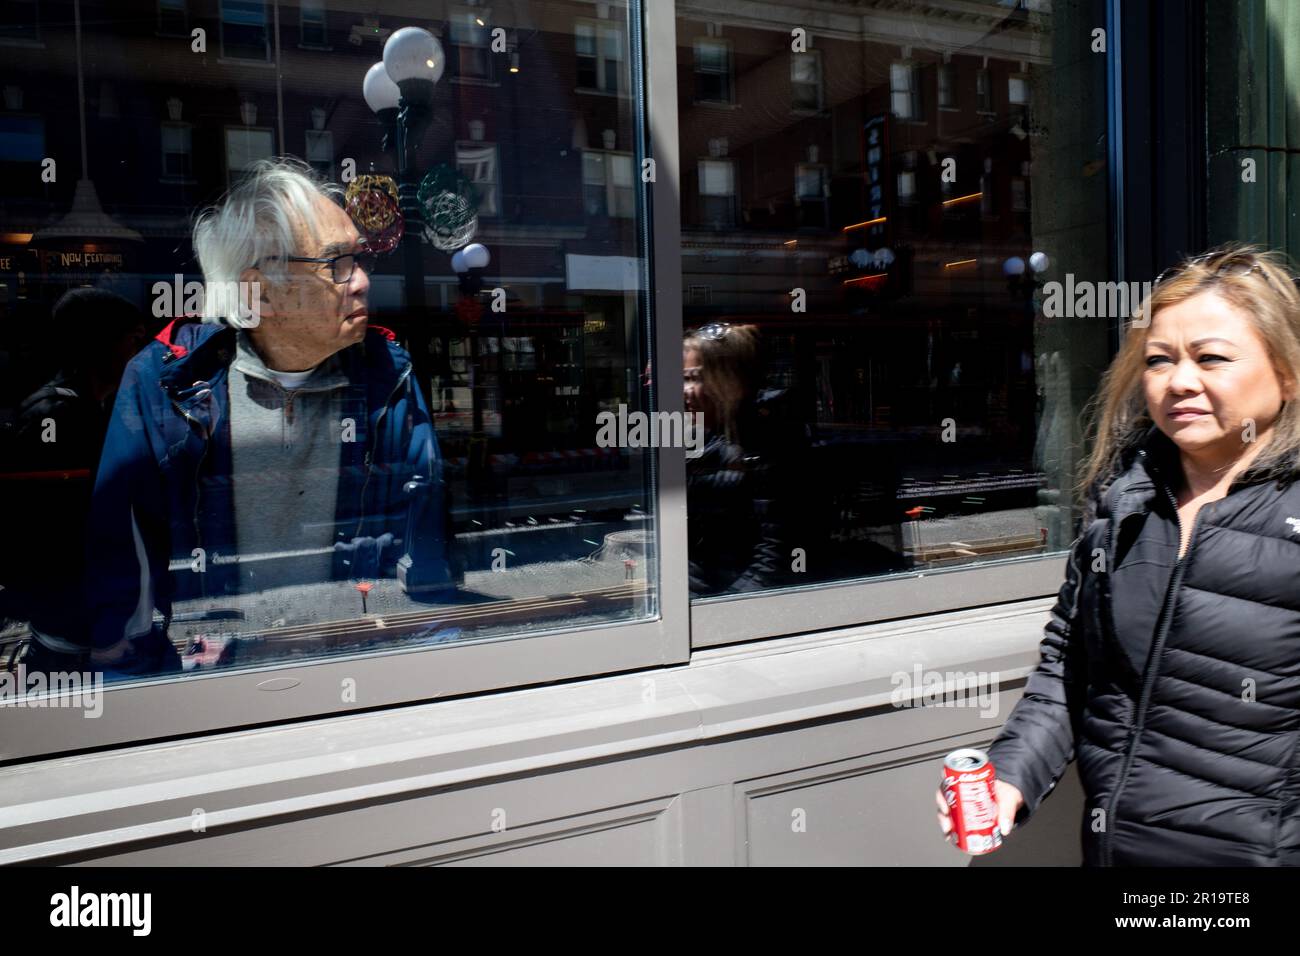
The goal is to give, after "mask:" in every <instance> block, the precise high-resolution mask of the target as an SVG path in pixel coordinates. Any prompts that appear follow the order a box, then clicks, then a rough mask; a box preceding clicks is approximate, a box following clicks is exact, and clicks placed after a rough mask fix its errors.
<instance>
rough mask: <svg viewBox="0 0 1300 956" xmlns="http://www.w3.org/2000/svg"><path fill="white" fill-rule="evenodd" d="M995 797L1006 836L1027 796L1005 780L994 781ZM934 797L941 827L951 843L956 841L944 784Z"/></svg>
mask: <svg viewBox="0 0 1300 956" xmlns="http://www.w3.org/2000/svg"><path fill="white" fill-rule="evenodd" d="M993 797H994V799H995V800H997V802H998V825H999V828H1000V829H1001V830H1002V835H1003V836H1006V835H1007V834H1008V833H1010V832H1011V828H1012V827H1013V826H1015V825H1016V824H1015V819H1016V814H1017V813H1018V812H1019V811H1020V808H1021V807H1022V806H1024V804H1025V797H1024V794H1022V793H1021V792H1020V790H1019V789H1018V788H1016V787H1015V786H1014V785H1012V784H1009V783H1007V782H1006V781H1005V780H994V781H993ZM934 799H935V802H936V803H937V804H938V805H939V813H938V817H939V829H940V830H942V831H943V834H944V836H945V837H946V838H947V840H948V842H949V843H954V842H955V841H956V837H954V836H953V832H952V814H951V813H950V812H949V810H948V802H947V801H946V800H944V798H943V787H942V786H940V787H939V789H938V790H936V791H935V794H934Z"/></svg>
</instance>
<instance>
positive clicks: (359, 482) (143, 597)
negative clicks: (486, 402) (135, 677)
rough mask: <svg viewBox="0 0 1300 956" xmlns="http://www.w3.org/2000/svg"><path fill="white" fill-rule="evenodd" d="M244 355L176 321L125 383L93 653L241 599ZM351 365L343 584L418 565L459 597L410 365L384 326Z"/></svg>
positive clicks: (225, 335) (338, 548) (99, 482)
mask: <svg viewBox="0 0 1300 956" xmlns="http://www.w3.org/2000/svg"><path fill="white" fill-rule="evenodd" d="M234 356H235V330H234V329H233V328H231V327H229V326H226V325H224V324H203V323H198V322H192V321H184V320H178V321H176V322H173V323H171V324H170V325H168V326H167V327H166V328H165V329H163V331H162V332H160V333H159V334H158V337H157V340H156V341H154V342H151V343H149V345H147V346H146V347H145V348H144V349H143V350H141V351H140V353H139V354H137V355H136V356H135V358H133V359H132V360H131V361H130V363H129V364H128V365H127V367H126V371H125V372H124V373H123V376H122V383H121V386H120V387H119V389H118V392H117V400H116V404H115V405H114V408H113V417H112V421H111V422H110V424H109V427H108V434H107V436H106V438H105V442H104V449H103V454H102V457H101V459H100V464H99V473H98V477H97V479H96V482H95V491H94V504H93V508H92V515H91V519H90V527H89V536H88V540H87V575H86V581H87V588H88V591H89V593H88V599H89V603H90V610H91V615H92V625H91V645H92V647H94V648H109V647H113V646H114V645H117V644H119V642H121V641H123V640H124V639H137V638H140V637H142V636H143V635H145V634H148V633H149V632H150V631H152V630H153V616H154V611H155V609H156V610H157V611H159V612H161V614H162V615H163V617H164V618H165V619H170V617H171V613H172V604H173V602H174V601H177V600H182V599H188V598H197V597H219V596H222V595H228V594H232V593H235V592H236V591H237V589H238V582H239V575H238V571H237V569H238V564H236V563H234V562H231V561H227V562H224V563H223V562H222V561H221V558H222V557H227V558H229V557H231V556H233V555H234V554H235V553H236V548H237V543H236V541H235V521H234V489H233V488H232V486H231V480H230V475H231V447H230V442H231V439H230V415H229V409H230V397H229V389H228V382H229V370H230V363H231V361H232V360H233V358H234ZM339 357H340V359H341V361H342V366H341V367H342V370H343V372H344V374H345V375H346V376H347V378H348V380H349V381H350V382H351V385H349V386H348V387H347V388H346V390H345V394H344V396H343V402H344V406H343V408H344V412H343V416H342V417H343V418H344V419H347V418H350V419H351V420H352V422H353V423H354V425H355V435H354V440H352V441H343V442H340V443H339V444H340V449H339V470H338V475H339V489H338V504H337V507H336V512H335V522H334V528H335V554H334V566H333V578H334V579H336V580H347V579H349V578H354V577H376V576H379V575H381V574H385V573H390V572H391V571H392V569H393V568H394V566H395V564H396V563H397V561H398V560H399V559H402V560H403V562H404V563H405V564H406V565H408V566H409V565H410V564H411V562H412V558H413V557H414V558H415V559H416V562H417V563H418V565H419V567H418V568H417V569H416V572H415V574H416V576H418V578H419V579H420V580H421V581H422V582H424V583H426V584H427V583H428V582H430V581H438V582H445V583H447V584H448V585H450V583H451V573H450V567H449V564H448V561H447V541H446V534H447V530H448V529H447V526H446V513H447V512H446V509H445V502H446V491H445V486H444V483H443V475H442V460H441V456H440V455H439V452H438V441H437V438H436V436H435V434H434V428H433V422H432V420H431V418H430V416H429V410H428V406H427V405H426V404H425V401H424V398H423V396H422V395H421V394H420V389H419V387H418V385H417V383H416V380H415V378H414V377H413V375H412V365H411V360H410V357H409V356H408V355H407V353H406V352H405V350H403V349H402V348H401V347H400V346H399V345H397V343H396V342H395V341H394V336H393V334H392V333H391V332H388V331H387V330H386V329H380V328H379V327H377V326H371V327H370V328H369V329H367V331H366V337H365V339H364V340H363V341H362V342H359V343H357V344H356V345H353V346H350V347H348V348H346V349H344V350H343V351H342V352H340V353H339ZM413 505H414V507H412V506H413ZM268 506H269V507H274V503H273V502H272V503H269V505H268ZM285 546H286V549H289V548H292V547H293V543H292V542H286V543H285ZM200 549H201V550H200ZM404 555H405V556H404ZM182 566H183V567H184V569H183V570H181V567H182ZM200 566H201V567H203V570H202V571H201V572H200V571H195V570H192V568H194V567H200ZM408 570H409V567H408Z"/></svg>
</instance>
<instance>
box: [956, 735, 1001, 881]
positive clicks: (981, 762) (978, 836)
mask: <svg viewBox="0 0 1300 956" xmlns="http://www.w3.org/2000/svg"><path fill="white" fill-rule="evenodd" d="M996 779H997V777H996V776H995V775H994V773H993V762H992V761H991V760H989V755H988V754H986V753H985V752H984V751H982V750H976V749H975V748H973V747H968V748H966V749H964V750H954V751H953V752H952V753H950V754H948V756H947V757H945V758H944V760H943V783H942V786H943V798H944V800H945V801H947V803H948V812H949V813H950V814H951V819H952V827H953V832H954V833H955V834H956V835H957V849H959V850H961V851H963V852H965V853H969V854H971V855H972V856H975V855H978V854H981V853H992V852H993V851H994V850H996V849H997V848H998V847H1000V846H1001V845H1002V831H1001V830H1000V829H999V828H998V801H997V798H996V797H995V796H994V793H993V781H994V780H996Z"/></svg>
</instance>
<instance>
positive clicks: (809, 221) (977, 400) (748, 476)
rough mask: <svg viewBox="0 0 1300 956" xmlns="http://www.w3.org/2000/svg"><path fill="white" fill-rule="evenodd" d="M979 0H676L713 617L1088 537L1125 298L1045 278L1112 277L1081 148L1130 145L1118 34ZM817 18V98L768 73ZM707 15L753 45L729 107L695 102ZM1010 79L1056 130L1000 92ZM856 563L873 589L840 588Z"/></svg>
mask: <svg viewBox="0 0 1300 956" xmlns="http://www.w3.org/2000/svg"><path fill="white" fill-rule="evenodd" d="M855 6H857V7H858V8H859V9H860V8H861V7H862V6H863V5H855ZM962 9H963V11H964V13H963V15H964V16H969V17H971V18H973V19H972V20H971V21H970V22H965V23H963V25H962V26H961V27H958V26H957V25H956V23H955V22H954V21H953V20H952V19H951V15H952V7H951V5H950V4H946V3H943V2H938V0H934V2H931V0H918V2H914V3H907V4H893V5H891V6H890V17H894V16H896V19H890V17H885V16H880V17H873V18H872V19H871V20H870V22H869V24H868V23H867V22H864V23H863V24H862V28H861V31H860V32H855V31H854V30H853V29H852V28H850V27H845V24H843V23H838V24H837V25H836V26H835V28H834V29H832V28H830V27H829V26H827V27H826V28H820V24H822V23H823V22H824V21H823V9H822V6H821V5H819V4H815V3H799V2H795V3H783V4H775V3H772V4H765V3H756V4H749V5H747V6H746V8H745V16H744V17H743V18H742V17H740V16H738V15H734V14H729V12H728V11H729V7H728V5H727V4H724V3H722V2H705V3H704V4H703V5H701V4H693V5H692V6H691V8H690V9H689V10H685V9H683V8H682V7H681V6H679V7H678V17H677V42H678V68H679V76H682V75H685V73H686V70H687V69H688V68H689V69H690V70H692V71H694V72H695V74H696V77H697V84H696V90H695V91H691V90H689V89H687V90H681V91H680V92H679V96H678V111H679V124H680V150H681V163H682V168H683V170H685V171H687V172H688V173H689V171H690V170H691V168H692V167H694V168H695V169H696V170H697V185H696V188H694V189H691V190H686V191H684V192H683V195H682V204H681V215H682V230H683V234H682V260H681V261H682V289H683V297H682V308H683V323H684V326H685V327H686V337H685V340H684V343H683V351H684V362H685V365H686V369H687V382H686V395H685V401H686V403H687V407H688V408H694V409H697V410H699V411H700V412H701V413H702V414H703V415H704V416H705V423H706V425H705V430H706V440H705V450H704V453H703V454H702V455H700V456H699V457H697V458H694V459H689V460H688V461H687V476H688V480H687V488H688V494H687V497H688V509H687V510H688V532H689V538H690V547H691V551H690V569H691V573H690V579H691V580H690V584H691V593H692V597H693V598H695V599H697V603H696V608H695V616H694V617H693V620H696V621H707V622H708V623H709V626H708V627H706V628H702V629H701V633H700V634H697V635H695V638H696V639H697V640H705V641H709V640H711V633H712V631H713V630H714V629H715V628H716V627H718V626H720V627H723V628H724V629H726V630H728V631H732V632H736V633H739V632H740V631H742V630H744V629H745V628H750V631H751V633H752V632H753V631H754V630H757V632H758V633H779V632H777V631H775V630H763V629H764V628H769V627H775V625H770V624H769V621H771V620H776V619H779V620H780V621H781V626H783V627H787V628H797V627H800V626H801V625H802V624H803V622H804V621H805V620H806V614H807V608H808V607H809V606H812V605H814V604H815V605H816V606H817V607H818V608H819V614H826V615H830V614H832V613H834V612H833V611H832V609H833V608H835V607H836V606H837V605H836V602H837V601H843V602H844V604H845V615H844V618H843V619H844V620H854V619H861V617H862V615H869V614H870V613H871V611H870V610H864V608H870V607H871V606H872V603H873V599H872V598H871V596H870V595H871V594H872V593H880V592H873V591H872V590H871V589H872V588H873V587H875V584H876V583H878V582H889V581H900V582H901V581H907V582H909V583H910V590H908V592H907V594H908V595H909V597H908V600H907V602H906V603H907V604H908V607H909V608H912V607H921V606H925V604H926V601H927V600H931V599H932V598H933V599H934V600H935V601H936V602H937V601H939V600H941V599H942V597H943V593H944V592H946V591H947V590H948V589H949V586H948V585H946V584H942V583H940V582H941V581H942V580H943V579H942V578H938V579H936V580H934V581H933V582H932V580H931V574H932V573H934V572H948V571H954V572H958V571H960V572H961V573H966V572H972V573H978V572H979V571H980V570H981V569H982V568H984V567H986V566H993V565H998V566H1003V565H1007V564H1014V563H1016V562H1022V563H1024V565H1025V566H1026V567H1034V566H1041V565H1042V564H1043V562H1041V561H1039V559H1040V558H1043V557H1045V556H1049V555H1054V554H1058V553H1059V552H1060V551H1062V550H1063V549H1065V548H1066V547H1067V546H1068V545H1069V544H1070V542H1071V541H1073V540H1074V537H1075V533H1076V527H1077V519H1078V517H1079V511H1078V506H1077V504H1076V502H1075V499H1074V482H1075V479H1076V478H1077V470H1076V468H1077V465H1078V463H1079V462H1080V460H1081V458H1082V455H1083V454H1084V450H1085V449H1084V438H1083V436H1082V435H1081V434H1080V431H1079V424H1078V423H1079V418H1080V413H1081V412H1082V410H1083V405H1084V403H1085V402H1086V401H1087V400H1088V398H1089V397H1090V395H1091V393H1092V390H1093V389H1094V388H1095V385H1096V381H1097V378H1098V376H1099V374H1100V373H1101V371H1102V370H1103V369H1104V368H1105V366H1106V363H1107V359H1108V351H1107V343H1108V323H1109V322H1112V321H1115V318H1116V317H1115V316H1109V317H1107V316H1102V315H1096V314H1092V313H1089V312H1087V311H1086V310H1085V311H1084V312H1083V313H1080V314H1077V315H1075V314H1071V315H1069V316H1068V317H1067V316H1066V315H1065V314H1064V312H1063V311H1062V310H1059V309H1058V308H1057V302H1056V301H1055V300H1054V301H1051V302H1049V297H1050V296H1051V295H1052V294H1053V289H1055V288H1056V286H1059V285H1060V284H1061V283H1064V282H1066V281H1067V277H1069V279H1068V281H1070V282H1072V283H1088V282H1099V281H1105V280H1106V279H1107V278H1108V270H1109V245H1110V243H1109V235H1110V234H1109V230H1108V225H1107V218H1106V212H1105V210H1106V207H1107V185H1106V177H1104V176H1091V175H1080V172H1079V170H1080V168H1081V166H1083V168H1085V169H1086V168H1088V167H1087V165H1086V164H1087V163H1089V162H1097V161H1104V160H1105V158H1106V155H1107V154H1106V145H1105V139H1106V137H1105V132H1106V128H1107V116H1106V107H1105V95H1104V92H1105V58H1103V57H1087V56H1084V55H1083V54H1082V53H1081V51H1080V48H1079V47H1078V45H1077V42H1076V41H1077V37H1078V36H1080V35H1083V33H1086V32H1087V29H1085V28H1090V26H1091V24H1093V23H1095V22H1101V21H1098V20H1097V19H1096V18H1097V17H1098V16H1100V15H1101V12H1102V11H1101V8H1100V5H1099V4H1095V3H1087V2H1070V3H1060V4H1055V3H1054V4H1052V5H1050V7H1049V6H1048V5H1045V4H1043V5H1034V6H1033V7H1032V8H1018V9H1016V10H1014V11H1012V10H1011V9H1010V8H1009V7H1008V5H1006V4H1000V3H993V2H988V3H974V4H964V5H963V6H962ZM872 10H873V12H878V8H877V7H872ZM1103 20H1104V18H1103ZM795 28H803V29H804V31H806V34H807V41H808V44H809V46H810V48H811V47H813V46H815V49H816V50H817V51H818V54H819V58H820V61H821V64H822V65H821V67H820V69H819V72H820V73H824V75H825V78H826V84H825V89H824V94H823V97H822V101H821V105H822V113H821V114H820V115H815V116H810V115H808V113H807V112H806V111H805V110H803V109H801V108H800V107H801V106H804V105H807V102H809V101H804V102H803V103H801V102H799V101H798V99H797V98H796V99H795V100H793V101H790V102H789V106H788V107H785V108H784V109H783V108H782V106H781V104H780V102H779V101H778V100H776V99H774V98H773V97H772V95H771V88H772V85H773V81H772V79H771V78H772V77H773V76H774V75H775V74H776V73H777V71H778V70H779V71H780V72H781V73H785V72H787V70H790V69H793V68H792V67H790V66H789V65H788V64H789V63H791V62H794V63H798V62H799V61H800V58H799V56H798V55H797V54H796V55H795V56H794V57H793V58H792V57H791V52H790V37H791V31H792V30H793V29H795ZM710 30H713V31H714V33H715V37H714V39H716V38H718V37H725V38H726V40H727V41H728V43H729V44H730V45H731V46H732V48H733V49H734V50H736V51H742V50H743V51H744V56H745V65H744V69H743V71H742V72H741V73H740V74H739V76H741V77H743V79H739V80H738V82H737V84H736V86H735V90H734V94H735V107H736V108H735V109H734V111H732V112H730V113H728V114H727V117H726V123H725V124H723V123H720V122H719V118H718V114H717V112H716V111H713V110H709V109H707V108H705V107H704V106H702V105H697V102H696V101H697V100H699V99H701V97H700V95H699V92H698V86H699V84H698V77H699V75H700V59H701V57H700V52H701V51H700V40H699V37H700V36H702V35H705V34H706V33H708V31H710ZM792 75H793V74H792ZM805 75H806V76H809V77H811V76H812V73H811V72H810V73H809V74H805ZM1029 75H1032V76H1033V77H1034V82H1033V83H1032V84H1029V83H1028V82H1026V79H1025V78H1026V77H1027V76H1029ZM930 77H934V79H930ZM927 83H930V84H933V85H932V86H929V87H928V88H929V89H930V90H934V91H936V92H937V95H936V93H931V94H930V95H935V104H936V106H938V107H942V112H940V111H939V110H937V109H936V110H927V108H926V101H925V97H926V90H927ZM995 87H996V88H999V89H1006V90H1007V96H1008V99H1009V100H1010V101H1011V102H1012V103H1013V104H1015V105H1016V107H1017V110H1025V111H1030V110H1032V112H1033V114H1034V115H1035V117H1036V122H1035V126H1034V128H1033V129H1029V128H1027V127H1026V126H1017V121H1018V120H1019V119H1020V113H1019V112H1016V114H1015V115H1013V116H1010V117H1004V118H1003V119H1002V120H996V119H994V120H992V121H991V120H990V117H988V116H986V115H982V114H986V113H988V112H990V111H991V110H992V107H993V102H992V90H993V89H994V88H995ZM960 90H970V91H972V92H973V93H974V94H975V95H973V96H971V97H970V98H969V99H966V98H963V97H962V96H961V95H959V93H958V91H960ZM724 144H725V146H724ZM701 157H703V158H701ZM783 168H784V169H786V170H793V171H794V183H793V187H794V188H793V189H792V188H791V181H790V174H789V173H788V172H787V173H785V174H781V173H780V170H781V169H783ZM687 182H688V183H689V182H690V180H689V179H687ZM821 200H824V204H823V202H822V201H821ZM1054 284H1055V285H1054ZM702 289H707V290H708V295H707V296H705V295H702V294H701V293H700V292H699V290H702ZM1056 291H1057V292H1058V293H1059V289H1057V290H1056ZM918 574H920V575H923V577H920V578H917V577H916V575H918ZM850 581H853V582H859V583H861V584H862V585H863V588H864V590H863V591H862V592H861V593H860V594H857V597H856V598H850V597H849V596H848V595H852V594H855V593H857V592H855V591H852V590H845V589H839V588H832V589H822V588H821V586H822V585H826V584H832V583H834V584H837V585H839V584H844V583H846V582H850ZM891 593H894V592H891ZM738 598H744V600H737V599H738ZM996 599H997V598H995V597H994V596H993V595H992V594H990V595H989V600H996ZM750 608H753V609H752V610H750ZM787 611H788V614H787ZM899 613H902V611H901V605H900V606H899ZM700 614H705V615H706V616H705V617H700V616H699V615H700ZM853 614H857V615H858V617H857V618H854V617H852V615H853ZM737 620H742V621H744V622H745V624H744V627H743V628H742V627H741V625H738V624H733V623H732V622H733V621H737Z"/></svg>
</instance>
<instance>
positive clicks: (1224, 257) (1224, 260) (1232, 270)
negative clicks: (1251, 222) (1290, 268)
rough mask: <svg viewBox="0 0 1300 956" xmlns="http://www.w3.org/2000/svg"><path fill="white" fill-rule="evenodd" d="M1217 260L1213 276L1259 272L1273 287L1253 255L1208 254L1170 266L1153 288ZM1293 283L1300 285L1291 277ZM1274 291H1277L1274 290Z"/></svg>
mask: <svg viewBox="0 0 1300 956" xmlns="http://www.w3.org/2000/svg"><path fill="white" fill-rule="evenodd" d="M1216 258H1217V259H1219V260H1220V261H1219V264H1218V265H1217V266H1215V268H1214V270H1213V272H1212V273H1211V275H1213V276H1216V277H1217V276H1244V275H1249V274H1250V273H1252V272H1258V273H1259V274H1260V275H1262V276H1263V277H1264V281H1265V282H1267V283H1268V284H1269V286H1272V285H1273V280H1272V279H1270V278H1269V276H1268V273H1267V272H1265V271H1264V268H1263V266H1262V265H1261V264H1260V262H1259V260H1258V259H1257V258H1255V255H1254V254H1253V253H1249V252H1246V253H1240V252H1206V253H1203V254H1201V255H1199V256H1193V257H1192V258H1191V259H1185V260H1183V261H1182V262H1180V263H1178V264H1177V265H1173V266H1170V267H1169V268H1168V269H1166V270H1165V271H1164V272H1162V273H1160V275H1158V276H1156V280H1155V282H1153V283H1152V284H1151V288H1152V289H1154V288H1156V287H1157V286H1158V285H1160V283H1162V282H1164V281H1165V280H1167V279H1172V278H1174V277H1175V276H1178V275H1181V274H1182V273H1184V272H1186V271H1187V269H1189V268H1190V267H1192V266H1194V265H1199V264H1201V263H1205V262H1211V261H1213V260H1214V259H1216ZM1291 282H1292V283H1293V284H1300V279H1297V278H1296V277H1295V276H1291ZM1274 291H1277V290H1276V289H1274Z"/></svg>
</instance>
